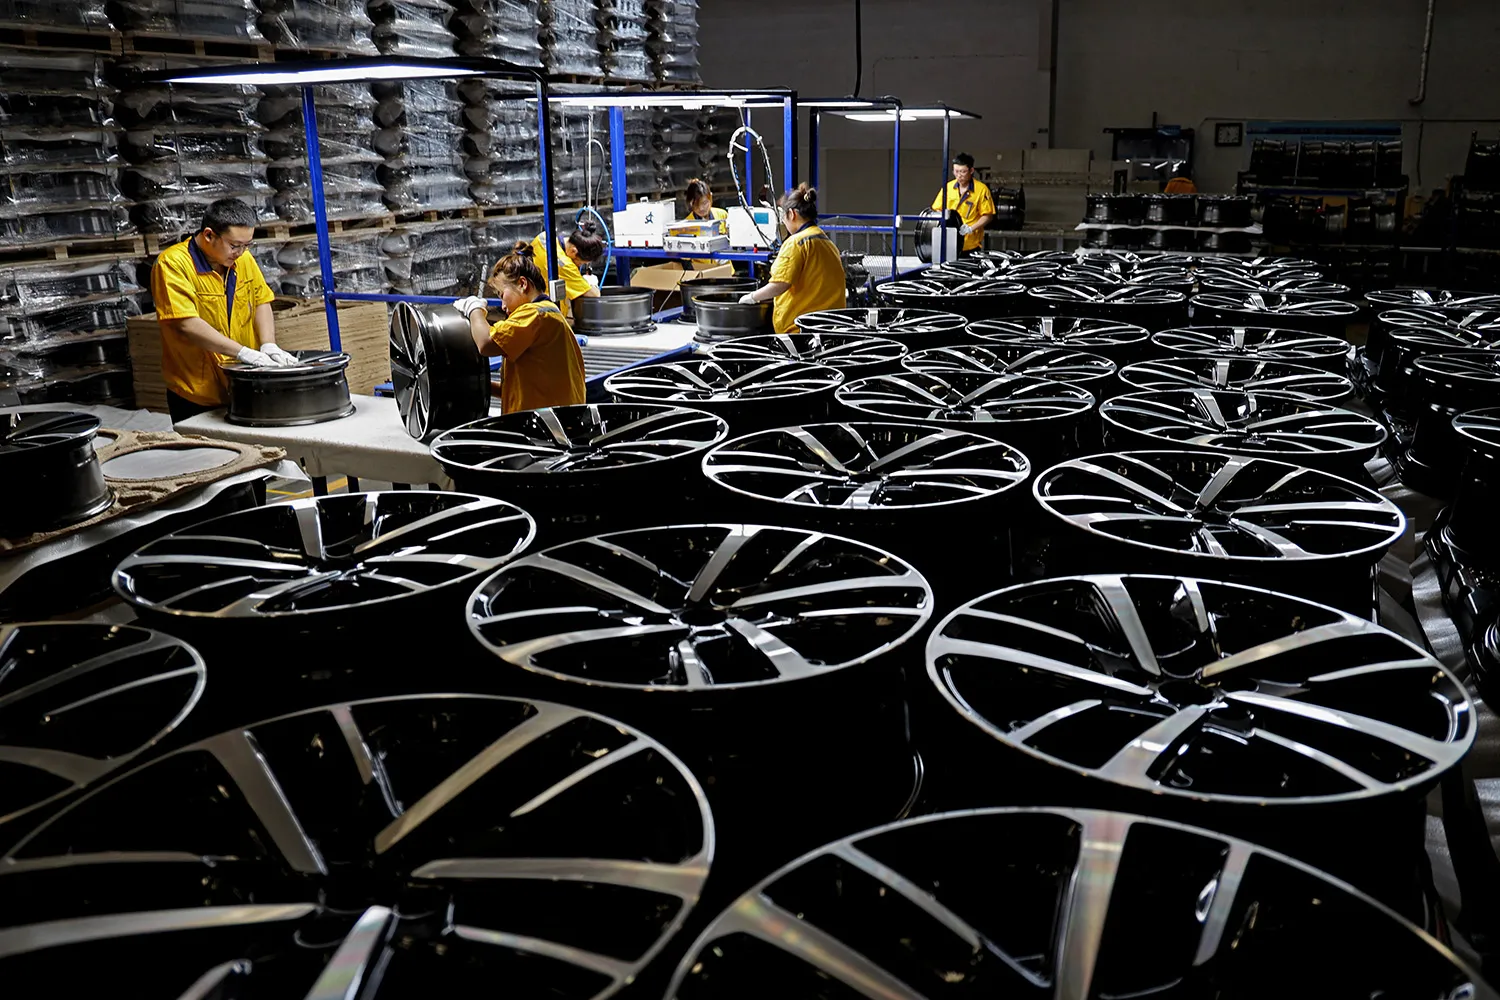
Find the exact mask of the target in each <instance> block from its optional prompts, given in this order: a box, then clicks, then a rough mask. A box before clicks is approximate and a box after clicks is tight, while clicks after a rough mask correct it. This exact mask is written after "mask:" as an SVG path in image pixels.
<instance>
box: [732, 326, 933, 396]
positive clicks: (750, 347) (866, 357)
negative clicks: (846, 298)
mask: <svg viewBox="0 0 1500 1000" xmlns="http://www.w3.org/2000/svg"><path fill="white" fill-rule="evenodd" d="M805 318H806V317H804V319H805ZM907 350H908V348H907V346H906V345H905V344H903V343H901V342H900V341H899V340H893V339H892V338H890V337H878V336H874V335H871V334H866V333H808V332H803V333H773V334H767V335H765V336H761V337H738V338H736V339H734V340H724V341H720V342H719V343H717V344H715V345H714V346H713V347H711V348H709V351H708V354H709V357H712V358H718V359H720V360H728V361H805V362H808V363H809V364H815V365H827V366H828V367H830V368H837V369H838V370H839V371H841V372H843V373H844V378H845V380H846V381H847V380H848V379H852V378H862V377H864V376H866V375H879V374H881V373H883V372H888V371H893V370H895V369H896V368H899V367H901V359H902V358H904V357H906V352H907Z"/></svg>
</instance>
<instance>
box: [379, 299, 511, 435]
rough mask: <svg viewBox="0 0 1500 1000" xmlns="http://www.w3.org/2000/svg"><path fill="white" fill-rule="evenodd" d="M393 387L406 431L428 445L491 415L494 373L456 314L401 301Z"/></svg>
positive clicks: (394, 320)
mask: <svg viewBox="0 0 1500 1000" xmlns="http://www.w3.org/2000/svg"><path fill="white" fill-rule="evenodd" d="M391 382H392V384H393V385H394V387H395V390H396V409H397V411H398V412H399V413H400V414H401V422H402V423H403V424H404V425H405V426H406V432H407V433H408V434H410V435H411V436H412V437H414V438H416V439H417V440H418V441H425V440H427V439H428V438H429V437H430V436H432V435H433V434H435V433H437V432H438V431H444V430H447V429H448V428H450V427H457V426H458V425H459V424H466V423H468V422H469V421H471V420H478V419H479V418H480V417H482V416H485V415H486V414H488V413H489V412H490V368H489V365H488V364H486V363H485V360H484V358H483V357H482V356H481V355H480V353H479V349H478V348H477V347H475V346H474V334H473V332H472V331H471V330H470V328H469V323H468V320H466V319H465V318H464V317H463V316H460V315H459V314H458V312H457V311H456V310H453V309H451V308H448V307H446V306H442V307H432V308H426V307H420V306H417V305H414V304H412V303H410V302H398V303H396V307H395V308H394V309H393V310H391Z"/></svg>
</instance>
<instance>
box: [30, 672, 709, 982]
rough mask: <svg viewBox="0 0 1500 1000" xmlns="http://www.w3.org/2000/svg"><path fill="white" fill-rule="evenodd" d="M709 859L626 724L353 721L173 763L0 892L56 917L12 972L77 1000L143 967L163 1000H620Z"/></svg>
mask: <svg viewBox="0 0 1500 1000" xmlns="http://www.w3.org/2000/svg"><path fill="white" fill-rule="evenodd" d="M713 854H714V829H713V822H712V819H711V817H710V813H709V810H708V805H707V801H706V799H705V797H704V794H703V790H702V789H701V788H700V787H699V785H698V782H697V781H696V779H695V778H694V777H693V776H692V774H691V773H690V772H688V770H687V769H686V768H685V767H684V766H683V765H682V763H681V762H680V761H678V760H677V759H676V758H675V757H674V756H673V755H672V754H671V753H670V752H668V751H667V750H666V749H665V748H663V747H662V746H661V745H660V744H658V743H656V742H655V741H654V740H652V739H650V738H649V737H648V736H645V735H643V734H641V733H639V732H636V731H634V730H632V729H630V728H627V727H626V726H623V725H621V724H620V723H618V722H615V721H613V720H611V719H607V718H604V717H601V716H598V715H594V714H592V713H589V712H585V711H581V710H579V709H576V708H570V707H566V706H562V705H555V704H550V703H547V702H537V701H522V700H518V699H512V698H491V697H481V696H473V695H448V694H430V695H415V696H408V697H401V698H387V699H375V700H370V701H359V702H352V703H344V704H334V705H329V706H326V707H323V708H318V709H313V710H311V711H306V712H299V713H296V714H293V715H286V716H281V717H278V718H274V719H270V720H268V721H265V722H261V723H256V724H254V725H251V726H246V727H241V728H237V729H234V730H232V731H230V732H226V733H223V734H221V735H218V736H214V737H211V738H209V739H206V740H203V741H201V742H199V743H196V744H193V745H192V746H189V747H186V748H184V749H182V750H178V751H176V752H174V753H172V754H169V755H167V756H166V757H162V758H158V759H157V760H155V761H153V762H152V763H150V764H148V765H146V766H144V767H142V768H139V769H137V770H135V771H133V772H131V773H129V774H126V775H124V776H122V777H119V778H116V779H114V780H113V781H111V782H109V783H108V784H105V785H102V786H100V787H98V788H96V789H94V790H92V791H91V792H89V793H87V794H86V795H85V796H84V797H83V798H81V799H79V800H77V801H75V802H74V803H73V804H71V805H70V806H69V807H68V808H67V809H65V810H64V811H62V812H61V813H59V814H58V815H57V816H56V817H54V818H53V819H52V820H50V821H49V822H48V823H47V824H45V825H43V826H42V827H40V828H39V829H37V830H36V831H34V832H33V833H32V834H31V835H30V836H29V837H28V838H27V839H25V840H23V841H22V842H21V843H20V844H19V845H17V846H16V847H15V848H13V849H12V850H11V852H10V854H9V855H8V856H7V858H6V861H7V864H6V865H4V866H3V870H4V874H3V875H0V879H4V880H9V881H8V882H7V883H5V885H4V888H6V889H7V890H10V891H17V892H28V898H31V899H32V900H33V901H34V902H35V903H36V904H37V905H36V906H33V907H29V908H28V909H27V912H26V914H25V916H24V917H22V919H24V920H28V921H31V925H30V926H26V925H18V924H16V923H15V922H14V920H15V918H14V917H12V920H11V921H10V923H11V926H10V927H8V928H7V929H4V930H0V967H3V968H5V970H6V971H7V973H11V974H19V971H20V969H21V968H23V967H24V968H31V967H32V966H34V965H38V963H41V964H47V963H50V964H51V967H52V978H53V979H54V980H58V979H59V977H60V978H61V979H62V980H65V981H67V982H69V983H71V984H72V985H71V986H68V987H65V988H64V989H63V992H64V993H67V994H69V995H83V994H88V993H93V992H95V991H96V990H97V989H99V988H102V982H107V981H109V980H110V977H117V976H119V975H121V974H124V973H123V971H122V970H127V969H128V970H129V971H130V972H131V973H134V976H133V977H132V978H133V981H140V978H139V977H142V976H145V977H149V978H150V979H152V980H154V981H156V982H157V983H159V984H160V985H161V989H160V990H158V991H154V992H160V993H162V994H163V995H167V996H176V995H179V994H181V995H185V996H191V995H207V994H195V993H194V992H193V988H194V987H195V986H198V987H203V988H212V987H216V986H221V985H222V986H225V987H229V988H232V987H233V986H234V985H236V984H240V983H242V982H243V979H244V977H245V976H247V975H253V974H255V973H260V974H261V976H275V977H277V979H276V981H277V982H282V983H286V984H290V988H291V994H292V995H296V996H301V995H303V994H304V993H306V994H307V995H309V996H325V995H326V996H344V995H345V991H346V988H347V987H348V986H349V984H350V983H351V982H354V983H358V984H359V987H360V991H361V995H362V996H375V995H388V994H387V992H386V991H387V989H389V991H390V994H393V995H402V996H404V995H410V993H411V992H413V991H415V992H422V991H430V990H433V989H436V990H437V992H438V993H439V994H442V995H449V996H461V995H474V993H475V992H477V991H478V989H479V987H480V986H481V985H482V984H483V983H484V982H490V983H493V982H494V981H495V980H496V978H497V977H498V978H500V979H504V980H506V981H508V982H512V983H514V984H516V985H523V984H524V985H526V986H527V987H528V988H529V989H530V990H532V991H534V992H536V993H538V994H540V993H547V994H549V995H557V996H568V997H579V998H584V997H588V998H602V997H606V996H609V995H611V994H613V993H615V992H616V991H618V990H619V989H621V988H622V987H624V986H625V985H627V984H628V983H629V982H631V981H632V979H633V978H634V977H635V975H636V974H637V973H638V972H639V971H640V970H641V969H642V968H643V967H644V966H645V965H646V964H647V962H649V961H650V959H651V958H652V957H654V956H655V955H656V953H657V952H659V951H660V950H661V948H662V947H663V946H664V945H665V944H666V942H667V941H668V939H669V938H670V937H671V936H672V935H673V934H674V933H675V932H676V931H677V930H678V928H680V927H681V926H682V923H683V922H684V921H685V919H686V918H687V915H688V913H689V912H690V910H691V908H692V906H693V905H694V903H695V902H696V900H697V897H698V894H699V892H700V891H701V888H702V886H703V883H704V881H705V879H706V878H707V876H708V868H709V865H710V863H711V861H712V858H713ZM85 886H87V888H88V890H89V891H88V892H87V893H85V891H84V887H85ZM559 911H561V912H564V913H566V914H567V919H566V921H561V922H560V921H559V920H558V919H557V916H556V915H557V914H558V912H559ZM549 914H551V916H549ZM107 959H115V961H108V960H107ZM117 962H118V963H121V964H116V963H117ZM38 967H40V966H38ZM282 977H285V978H282ZM85 984H87V985H85ZM309 990H310V992H309ZM554 991H555V992H554Z"/></svg>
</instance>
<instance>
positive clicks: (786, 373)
mask: <svg viewBox="0 0 1500 1000" xmlns="http://www.w3.org/2000/svg"><path fill="white" fill-rule="evenodd" d="M843 381H844V376H843V373H842V372H840V371H839V370H838V369H837V368H831V367H829V366H827V365H814V364H808V363H807V362H804V361H790V360H788V361H776V360H768V361H761V360H750V359H724V360H720V359H718V358H689V359H687V360H685V361H664V362H660V363H658V364H652V365H642V366H640V367H638V368H631V369H628V370H626V371H622V372H616V373H615V374H613V375H611V376H610V377H609V378H607V379H605V380H604V389H605V391H606V392H608V393H609V395H610V397H611V398H612V399H614V400H615V401H616V402H621V403H666V404H671V405H675V406H689V407H692V408H693V409H696V410H704V411H706V412H708V413H712V414H714V415H715V416H718V417H722V418H723V419H724V420H725V421H726V422H727V423H728V424H729V433H731V434H743V433H745V432H747V431H752V430H759V429H760V428H763V427H778V426H781V425H783V424H792V423H797V422H799V421H802V420H820V419H822V418H823V417H825V416H827V415H828V408H829V406H830V405H831V404H832V402H833V391H834V389H836V388H837V387H838V386H839V385H841V384H842V383H843Z"/></svg>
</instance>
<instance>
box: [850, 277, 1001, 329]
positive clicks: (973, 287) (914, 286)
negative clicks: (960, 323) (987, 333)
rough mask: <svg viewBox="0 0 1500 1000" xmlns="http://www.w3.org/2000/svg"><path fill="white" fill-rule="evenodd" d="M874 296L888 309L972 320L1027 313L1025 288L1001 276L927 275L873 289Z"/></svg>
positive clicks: (887, 283)
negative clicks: (928, 311) (946, 312)
mask: <svg viewBox="0 0 1500 1000" xmlns="http://www.w3.org/2000/svg"><path fill="white" fill-rule="evenodd" d="M875 292H876V295H877V296H878V298H879V299H880V301H881V302H882V303H883V304H885V305H886V306H888V307H894V308H902V307H904V308H915V309H943V310H950V311H952V312H956V313H959V314H961V315H963V316H964V317H966V318H968V319H971V320H973V319H992V318H994V317H996V316H1013V315H1015V314H1016V313H1018V312H1025V311H1026V286H1025V285H1023V284H1021V283H1020V282H1019V281H1011V280H1009V279H1008V278H1007V277H1005V276H1004V274H1003V272H1002V273H1001V274H1000V275H999V276H997V277H989V276H983V275H981V276H977V277H976V276H974V275H970V274H964V273H952V272H943V273H937V274H934V273H932V272H926V273H924V274H922V275H920V276H918V277H915V278H898V279H896V280H895V281H887V282H885V283H884V284H880V285H876V286H875Z"/></svg>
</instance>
